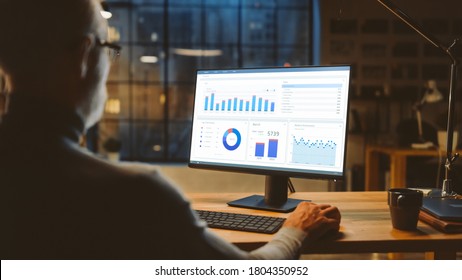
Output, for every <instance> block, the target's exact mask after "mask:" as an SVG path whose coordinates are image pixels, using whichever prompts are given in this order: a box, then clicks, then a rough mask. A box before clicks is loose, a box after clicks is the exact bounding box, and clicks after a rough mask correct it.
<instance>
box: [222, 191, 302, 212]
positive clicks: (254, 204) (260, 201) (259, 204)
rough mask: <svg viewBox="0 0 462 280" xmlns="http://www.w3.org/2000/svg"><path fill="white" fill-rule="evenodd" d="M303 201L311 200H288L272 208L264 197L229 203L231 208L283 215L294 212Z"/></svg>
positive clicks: (253, 196) (251, 197)
mask: <svg viewBox="0 0 462 280" xmlns="http://www.w3.org/2000/svg"><path fill="white" fill-rule="evenodd" d="M302 201H310V200H301V199H291V198H289V199H287V201H286V202H285V203H284V204H282V205H279V206H272V205H268V204H266V202H265V197H264V196H262V195H251V196H248V197H244V198H241V199H237V200H233V201H230V202H228V205H229V206H233V207H241V208H250V209H257V210H265V211H273V212H281V213H288V212H292V211H294V209H295V208H296V207H297V205H298V204H299V203H300V202H302Z"/></svg>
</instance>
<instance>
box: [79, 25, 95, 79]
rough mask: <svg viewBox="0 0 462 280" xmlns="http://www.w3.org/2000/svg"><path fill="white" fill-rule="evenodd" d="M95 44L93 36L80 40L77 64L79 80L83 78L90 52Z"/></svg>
mask: <svg viewBox="0 0 462 280" xmlns="http://www.w3.org/2000/svg"><path fill="white" fill-rule="evenodd" d="M94 44H95V36H93V35H91V34H90V35H87V36H85V38H84V39H83V40H82V43H81V44H80V50H79V62H80V78H84V77H85V76H86V75H87V71H88V63H89V61H88V59H89V57H90V53H91V50H92V48H93V46H94Z"/></svg>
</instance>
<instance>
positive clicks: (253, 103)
mask: <svg viewBox="0 0 462 280" xmlns="http://www.w3.org/2000/svg"><path fill="white" fill-rule="evenodd" d="M203 108H204V111H218V112H274V111H275V110H276V102H274V101H271V100H270V99H269V98H266V97H262V96H257V95H252V97H251V98H250V99H244V98H238V97H220V98H218V97H217V95H216V94H215V93H211V94H210V95H206V96H205V98H204V107H203Z"/></svg>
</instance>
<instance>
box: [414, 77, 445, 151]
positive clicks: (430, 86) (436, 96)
mask: <svg viewBox="0 0 462 280" xmlns="http://www.w3.org/2000/svg"><path fill="white" fill-rule="evenodd" d="M425 89H426V90H425V93H424V95H423V97H422V99H421V100H420V101H419V102H417V104H415V105H414V109H415V111H416V115H417V127H418V132H419V142H418V143H412V145H411V147H412V148H414V149H428V148H431V147H432V146H433V145H434V144H435V143H433V142H430V141H427V140H425V138H424V136H423V128H422V108H423V107H424V106H425V104H429V103H436V102H439V101H441V100H442V99H443V94H441V92H440V91H439V90H438V88H437V86H436V81H435V80H429V81H428V82H427V84H426V85H425Z"/></svg>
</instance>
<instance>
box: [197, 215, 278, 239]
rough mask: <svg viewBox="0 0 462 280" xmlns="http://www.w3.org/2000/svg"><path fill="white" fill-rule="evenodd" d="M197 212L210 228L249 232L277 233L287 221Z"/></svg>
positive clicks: (273, 218)
mask: <svg viewBox="0 0 462 280" xmlns="http://www.w3.org/2000/svg"><path fill="white" fill-rule="evenodd" d="M196 212H197V214H198V215H199V217H200V218H201V219H202V220H204V221H205V222H206V223H207V226H208V227H211V228H220V229H230V230H240V231H249V232H259V233H269V234H271V233H275V232H276V231H278V230H279V229H280V228H281V226H282V224H283V223H284V221H285V218H279V217H268V216H259V215H248V214H236V213H227V212H219V211H207V210H196Z"/></svg>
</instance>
